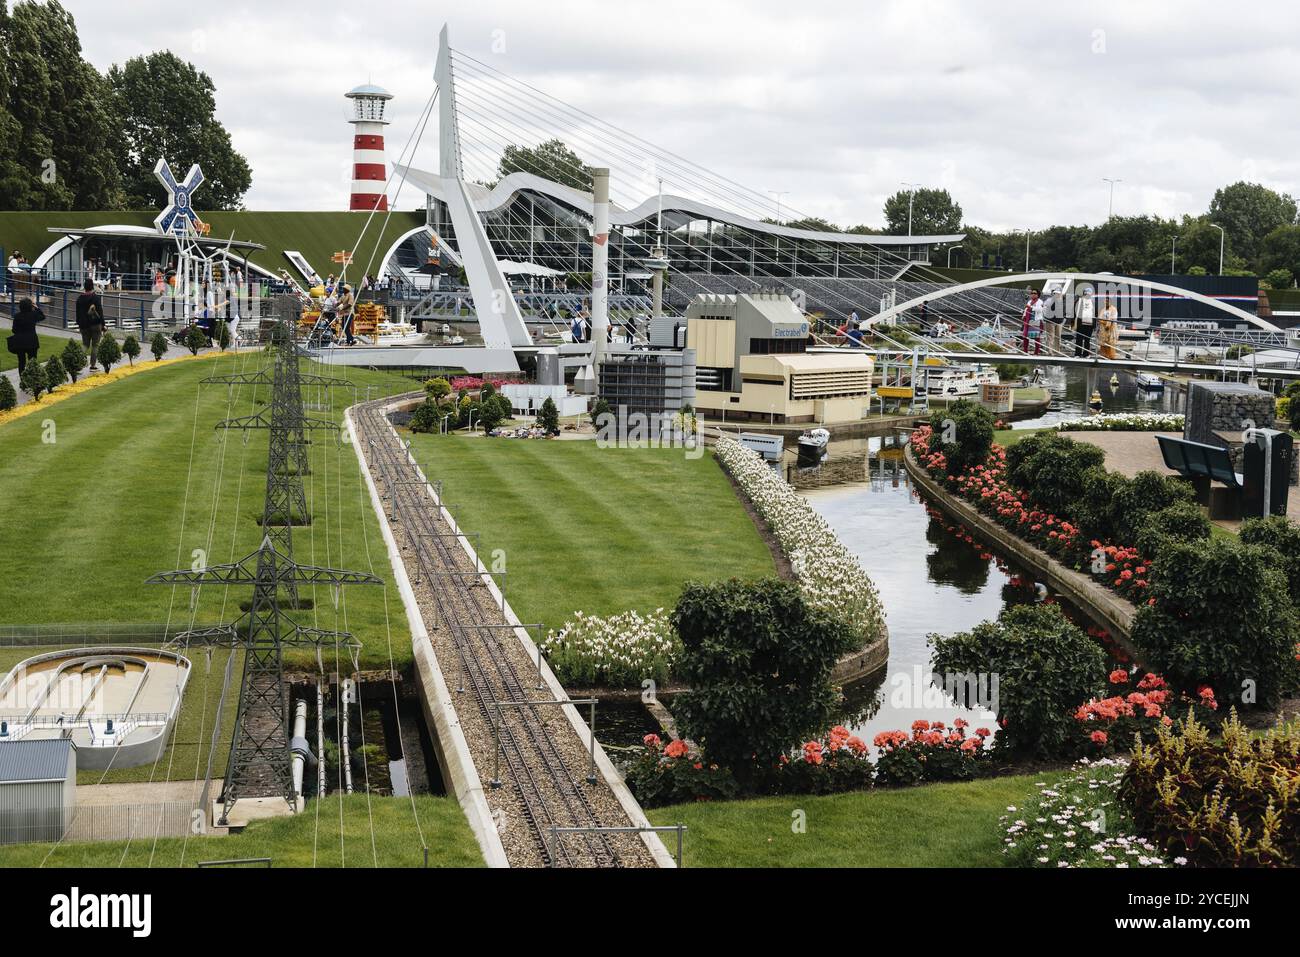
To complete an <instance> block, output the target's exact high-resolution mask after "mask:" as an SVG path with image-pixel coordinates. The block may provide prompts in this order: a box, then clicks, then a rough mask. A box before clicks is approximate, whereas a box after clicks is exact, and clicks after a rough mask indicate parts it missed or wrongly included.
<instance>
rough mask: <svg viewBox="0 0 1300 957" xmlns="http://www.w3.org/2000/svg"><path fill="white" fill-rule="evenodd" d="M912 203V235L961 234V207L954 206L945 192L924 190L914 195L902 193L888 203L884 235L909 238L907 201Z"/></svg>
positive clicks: (917, 191) (942, 190)
mask: <svg viewBox="0 0 1300 957" xmlns="http://www.w3.org/2000/svg"><path fill="white" fill-rule="evenodd" d="M909 197H910V199H911V209H912V234H913V235H915V236H927V235H940V234H944V233H956V232H960V231H961V206H959V205H958V204H957V203H955V202H953V198H952V197H951V196H950V195H948V191H947V190H946V189H932V188H924V189H918V190H916V192H915V194H912V193H909V191H908V190H899V191H898V192H897V193H895V194H894V195H893V196H891V197H889V199H887V200H885V232H886V233H890V234H893V235H896V236H901V235H906V234H907V210H908V199H909Z"/></svg>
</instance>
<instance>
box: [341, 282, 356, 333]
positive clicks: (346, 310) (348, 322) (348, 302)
mask: <svg viewBox="0 0 1300 957" xmlns="http://www.w3.org/2000/svg"><path fill="white" fill-rule="evenodd" d="M339 288H340V289H341V290H342V291H343V294H342V295H341V296H339V303H338V314H339V321H340V322H341V323H342V325H343V336H344V342H345V343H346V344H347V345H349V346H355V345H356V344H357V340H356V337H355V336H354V335H353V334H352V320H353V313H354V312H355V311H356V300H355V299H354V298H353V296H352V288H351V287H350V286H348V285H346V284H344V283H340V285H339Z"/></svg>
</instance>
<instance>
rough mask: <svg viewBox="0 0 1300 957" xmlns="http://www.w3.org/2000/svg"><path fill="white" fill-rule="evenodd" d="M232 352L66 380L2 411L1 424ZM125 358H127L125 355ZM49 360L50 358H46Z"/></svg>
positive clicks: (185, 357)
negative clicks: (135, 377)
mask: <svg viewBox="0 0 1300 957" xmlns="http://www.w3.org/2000/svg"><path fill="white" fill-rule="evenodd" d="M229 354H230V353H223V352H218V351H217V350H213V351H212V352H205V353H203V354H202V355H197V356H194V355H190V356H178V357H177V358H175V359H162V360H159V361H154V362H141V363H140V364H139V365H138V366H137V365H124V366H119V367H118V368H116V369H114V370H113V371H112V372H109V373H107V374H104V373H102V372H101V373H100V374H99V375H96V376H91V377H89V378H83V379H78V380H77V381H76V382H72V383H68V382H65V383H63V385H61V386H58V387H56V388H55V390H54V391H53V392H47V393H45V394H44V395H43V396H42V397H41V398H40V399H38V400H36V401H34V402H28V403H27V404H26V405H20V406H17V407H16V408H13V409H10V410H9V411H8V412H0V426H5V425H8V424H9V423H10V422H13V421H15V420H16V419H21V418H23V417H24V416H27V415H31V414H32V413H33V412H39V411H41V410H42V409H48V408H49V407H50V406H52V405H57V404H58V403H60V402H62V401H63V400H64V399H71V398H73V397H75V396H79V395H81V394H82V393H83V392H89V391H90V390H91V389H98V388H99V387H100V386H102V385H112V384H113V383H114V382H120V381H121V380H122V379H125V378H127V377H128V376H133V375H136V374H137V373H140V372H145V371H147V370H149V369H160V368H162V367H164V366H170V365H175V364H176V363H178V362H192V361H194V360H195V359H212V358H215V357H216V356H221V355H229ZM123 358H126V357H125V356H123ZM46 361H49V360H46Z"/></svg>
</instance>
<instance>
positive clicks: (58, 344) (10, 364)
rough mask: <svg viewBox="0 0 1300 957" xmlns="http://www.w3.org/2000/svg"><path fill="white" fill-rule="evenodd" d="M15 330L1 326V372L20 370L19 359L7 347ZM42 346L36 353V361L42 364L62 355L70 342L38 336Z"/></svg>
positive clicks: (59, 338) (56, 337) (55, 337)
mask: <svg viewBox="0 0 1300 957" xmlns="http://www.w3.org/2000/svg"><path fill="white" fill-rule="evenodd" d="M12 332H13V330H12V329H11V328H10V327H9V326H8V325H5V326H0V372H7V371H9V370H10V369H17V368H18V357H17V356H16V355H14V354H13V353H12V352H10V351H9V349H8V347H7V346H6V344H5V343H6V340H8V338H9V336H10V335H11V334H12ZM37 338H38V339H40V341H41V345H40V349H39V351H38V352H37V353H36V361H37V362H40V363H42V364H44V363H46V362H49V361H50V356H56V355H60V354H62V352H63V347H64V346H66V345H67V344H68V340H67V339H64V338H61V337H59V336H42V335H39V334H38V335H37Z"/></svg>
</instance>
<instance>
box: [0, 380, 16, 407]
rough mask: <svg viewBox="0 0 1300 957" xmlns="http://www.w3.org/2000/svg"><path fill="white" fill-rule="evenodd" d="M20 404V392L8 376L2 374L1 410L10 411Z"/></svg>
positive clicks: (0, 382) (0, 384) (0, 383)
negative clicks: (15, 388) (15, 389)
mask: <svg viewBox="0 0 1300 957" xmlns="http://www.w3.org/2000/svg"><path fill="white" fill-rule="evenodd" d="M17 405H18V393H17V392H16V391H14V384H13V383H12V382H10V381H9V378H8V377H7V376H2V375H0V412H8V411H9V410H10V409H12V408H14V407H15V406H17Z"/></svg>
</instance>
